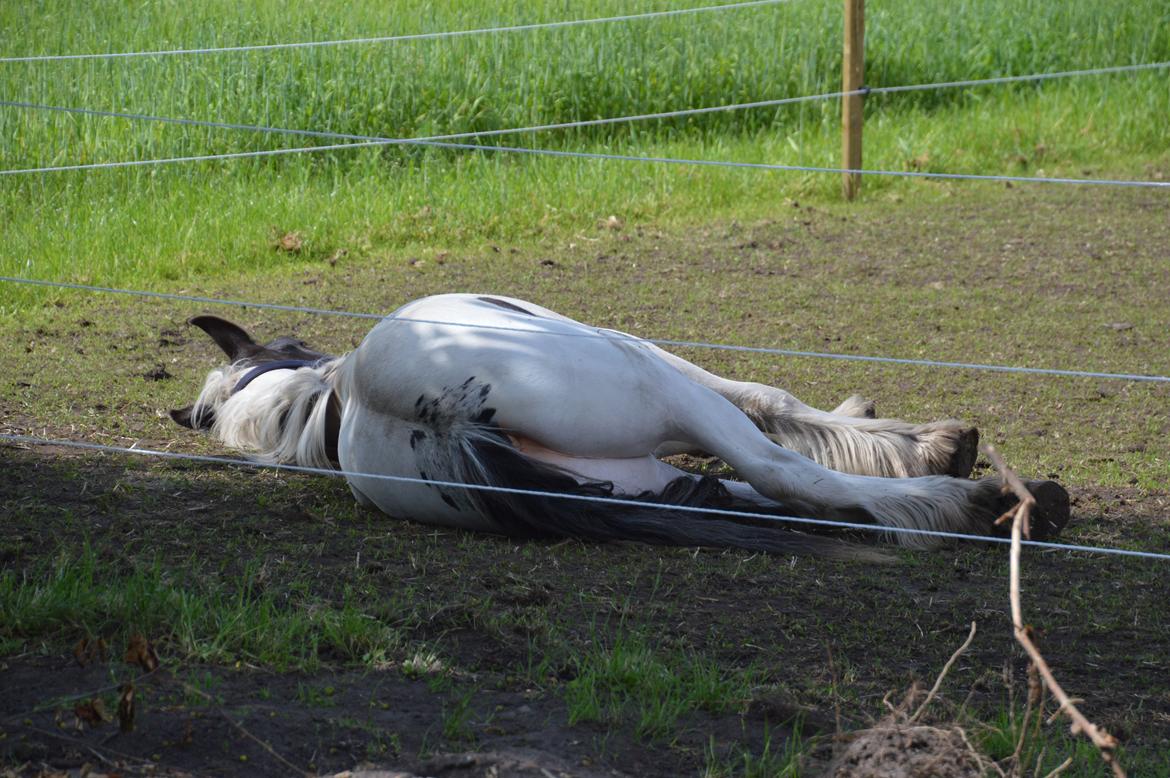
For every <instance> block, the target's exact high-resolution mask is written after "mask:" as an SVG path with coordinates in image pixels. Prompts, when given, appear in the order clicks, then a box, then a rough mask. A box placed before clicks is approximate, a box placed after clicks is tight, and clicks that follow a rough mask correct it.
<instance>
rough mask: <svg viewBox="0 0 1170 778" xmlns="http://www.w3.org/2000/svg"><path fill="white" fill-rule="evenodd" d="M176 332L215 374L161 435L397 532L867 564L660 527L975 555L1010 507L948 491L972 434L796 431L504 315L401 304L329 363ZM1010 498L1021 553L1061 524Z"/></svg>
mask: <svg viewBox="0 0 1170 778" xmlns="http://www.w3.org/2000/svg"><path fill="white" fill-rule="evenodd" d="M191 323H192V324H194V325H196V326H198V327H200V328H201V329H203V330H204V331H205V332H206V333H207V334H208V335H210V336H211V337H212V339H214V340H215V342H216V343H217V344H218V345H219V346H220V347H221V348H222V349H223V351H224V352H225V353H226V354H227V357H228V359H229V360H230V364H229V365H228V366H226V367H224V368H221V369H218V370H214V371H212V372H211V373H210V375H208V377H207V380H206V382H205V383H204V386H203V389H202V391H201V392H200V394H199V397H198V399H197V400H196V401H195V403H194V404H193V405H191V406H189V407H187V408H184V409H182V410H175V411H172V412H171V415H172V417H173V418H174V419H175V421H177V422H178V423H180V424H182V425H184V426H186V427H190V428H193V429H198V430H209V431H210V432H211V433H212V435H214V436H215V437H216V438H218V439H219V440H220V441H222V442H223V443H224V444H225V445H227V446H229V447H232V448H237V449H243V450H246V451H248V452H251V453H252V454H253V455H255V456H256V457H257V458H258V459H259V460H261V461H265V462H273V463H292V464H297V465H303V466H309V467H318V468H332V469H340V470H342V471H344V472H345V473H346V474H347V475H346V478H347V480H348V483H349V486H350V489H351V490H352V491H353V494H354V496H355V497H356V498H357V500H358V501H359V502H360V503H361V504H363V505H366V506H372V507H376V508H378V509H380V510H381V511H383V512H384V513H386V514H389V515H390V516H393V517H396V518H401V519H410V520H414V521H419V522H425V523H428V524H437V525H444V526H448V527H458V528H464V529H470V530H479V531H485V532H492V533H502V534H507V535H513V536H521V537H541V536H543V537H578V538H586V539H594V540H610V539H629V540H639V541H644V542H651V543H663V544H675V545H695V546H722V547H737V548H744V549H751V550H759V551H767V552H773V553H783V554H787V553H802V552H803V553H816V554H821V555H826V556H835V557H853V558H861V557H866V556H868V557H870V558H872V557H874V556H875V554H874V553H873V552H867V551H865V550H863V549H862V548H860V547H857V546H855V545H852V544H847V543H845V542H843V541H841V540H839V539H834V538H830V537H823V536H819V535H810V534H806V533H803V532H798V531H795V530H794V529H793V528H792V527H791V525H787V526H786V525H784V524H782V523H779V522H765V521H761V520H756V521H750V520H748V521H738V520H737V521H731V520H728V519H727V517H725V516H712V515H710V514H704V513H701V512H694V511H685V510H680V509H679V507H696V506H697V507H714V508H719V509H729V510H742V511H750V512H755V513H767V514H777V515H784V516H799V517H809V518H818V519H827V520H837V521H849V522H864V523H866V524H873V525H877V526H880V527H888V528H905V529H916V530H941V531H947V532H958V533H974V534H989V533H992V532H994V528H993V523H994V520H995V519H996V518H997V517H998V516H999V515H1000V514H1001V513H1002V512H1003V511H1004V510H1005V509H1006V508H1008V507H1010V505H1011V504H1012V503H1014V500H1015V498H1013V497H1010V496H1005V495H1004V494H1003V492H1002V491H1001V488H1000V483H999V481H998V479H995V478H985V479H982V480H970V479H969V478H968V476H969V474H970V472H971V469H972V467H973V465H974V462H975V457H976V445H977V440H978V434H977V433H976V431H975V430H974V429H971V428H968V427H965V426H964V425H962V424H960V423H959V422H957V421H953V420H952V421H942V422H937V423H932V424H909V423H906V422H902V421H897V420H891V419H876V418H872V417H873V415H874V414H873V410H872V404H870V403H867V402H865V401H863V400H861V399H860V398H857V397H852V398H850V399H848V400H846V401H845V402H844V403H842V404H841V406H840V407H838V408H837V409H835V410H834V411H832V412H825V411H820V410H816V409H814V408H812V407H810V406H808V405H805V404H804V403H802V402H800V401H799V400H797V399H796V398H795V397H793V396H792V395H791V394H789V393H788V392H786V391H783V390H781V389H776V388H773V387H770V386H765V385H762V384H757V383H744V382H739V381H732V380H728V379H725V378H721V377H719V376H717V375H714V374H712V373H709V372H707V371H706V370H703V369H702V368H699V367H697V366H695V365H693V364H691V363H690V362H687V361H686V360H683V359H681V358H679V357H677V356H675V355H673V354H670V353H669V352H667V351H664V350H663V349H661V348H658V347H657V346H655V345H653V344H651V343H648V342H646V341H645V340H642V339H639V338H636V337H633V336H631V335H627V334H625V333H622V332H617V331H614V330H609V329H602V328H596V327H589V326H587V325H584V324H581V323H579V322H576V321H573V320H572V319H569V318H566V317H564V316H561V315H559V314H557V313H554V312H553V311H550V310H548V309H547V308H542V307H541V306H539V305H535V304H533V303H530V302H525V301H523V300H517V299H512V298H507V297H499V296H478V295H471V294H445V295H439V296H434V297H427V298H424V299H421V300H416V301H415V302H412V303H409V304H407V305H405V306H403V307H402V308H399V309H398V310H397V311H395V312H394V313H393V314H391V315H390V316H388V317H386V318H384V319H382V320H381V321H380V322H379V323H378V324H377V325H376V326H375V327H374V328H373V330H371V331H370V333H369V334H368V335H367V336H366V337H365V339H364V340H363V341H362V343H361V344H360V345H359V346H358V348H357V349H356V350H354V351H352V352H350V353H349V354H347V355H345V356H341V357H332V356H326V355H324V354H320V353H318V352H316V351H313V350H311V349H310V348H309V347H308V346H307V345H306V344H305V343H303V342H302V341H298V340H296V339H293V338H287V337H286V338H280V339H277V340H274V341H272V342H271V343H268V344H266V345H260V344H258V343H256V342H255V341H254V340H253V339H252V337H251V336H250V335H249V334H248V333H247V332H246V331H245V330H244V329H242V328H240V327H239V326H237V325H235V324H232V323H231V322H228V321H225V320H223V319H220V318H217V317H214V316H199V317H196V318H194V319H192V320H191ZM686 451H701V452H706V453H708V454H711V455H713V456H716V457H719V458H720V459H722V460H723V461H724V462H726V463H727V464H728V465H729V466H730V467H731V468H732V469H733V470H734V471H735V473H736V475H737V476H738V478H739V479H742V480H731V479H717V478H714V477H710V476H698V475H694V474H690V473H687V472H684V471H682V470H679V469H677V468H675V467H673V466H671V465H670V464H668V463H667V462H664V461H662V459H661V457H663V456H666V455H668V454H673V453H681V452H686ZM376 476H392V477H398V478H403V479H408V480H393V479H387V478H379V477H376ZM436 482H440V483H436ZM451 484H466V485H467V486H468V487H476V486H489V487H507V488H509V489H517V490H526V491H537V492H545V493H547V492H557V493H562V494H563V493H567V494H573V495H578V496H582V497H605V498H625V499H630V500H635V501H638V502H641V503H648V504H647V505H644V506H641V505H634V506H631V505H618V504H614V503H607V502H604V501H588V500H568V499H558V498H555V497H550V496H547V495H534V494H525V493H513V492H506V491H494V490H486V489H476V488H460V487H459V486H452V485H451ZM1029 488H1030V489H1031V490H1032V492H1033V494H1034V495H1035V496H1036V498H1037V501H1038V505H1037V509H1036V510H1035V511H1034V516H1033V523H1034V526H1033V529H1032V532H1033V537H1047V536H1051V535H1054V534H1055V533H1056V532H1058V531H1059V530H1060V529H1061V528H1062V527H1063V526H1064V524H1065V523H1066V522H1067V520H1068V516H1069V502H1068V494H1067V493H1066V492H1065V490H1064V489H1063V488H1062V487H1060V486H1059V485H1058V484H1056V483H1054V482H1051V481H1045V482H1034V483H1032V484H1030V485H1029ZM651 503H653V504H651ZM886 534H887V535H890V536H891V538H890V539H891V540H894V541H895V542H897V543H900V544H901V545H903V546H908V547H916V548H925V547H930V546H934V545H938V539H937V538H934V537H930V536H924V535H919V534H914V533H904V532H888V533H886Z"/></svg>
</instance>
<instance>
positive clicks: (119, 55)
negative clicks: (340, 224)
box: [0, 0, 791, 65]
mask: <svg viewBox="0 0 1170 778" xmlns="http://www.w3.org/2000/svg"><path fill="white" fill-rule="evenodd" d="M788 2H791V0H746V1H745V2H739V3H726V4H723V5H707V6H700V7H696V8H673V9H668V10H664V11H647V12H645V13H636V14H624V15H621V16H604V17H597V18H592V19H567V20H561V21H555V22H533V23H531V24H512V25H506V26H502V27H481V28H478V29H474V30H451V31H446V32H419V33H410V34H406V35H380V36H374V37H366V38H344V39H338V40H324V41H300V42H295V43H260V44H252V45H242V46H210V47H204V48H186V49H162V50H156V51H118V52H105V53H101V52H99V53H92V54H32V55H26V56H16V57H0V65H2V64H6V63H18V62H62V61H70V60H74V61H75V60H88V59H131V58H137V57H169V56H176V55H186V54H227V53H234V52H248V51H274V50H279V49H308V48H322V47H326V46H349V45H357V44H373V43H399V42H405V41H420V40H436V39H443V38H462V37H467V36H471V35H489V34H499V33H510V32H527V31H530V30H551V29H559V28H564V27H582V26H586V25H591V24H608V23H612V22H634V21H641V20H644V19H661V18H664V17H668V16H685V15H692V14H701V13H708V12H711V11H734V10H738V9H741V8H756V7H760V6H766V5H779V4H781V3H788Z"/></svg>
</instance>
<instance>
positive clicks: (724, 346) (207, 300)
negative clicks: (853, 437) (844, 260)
mask: <svg viewBox="0 0 1170 778" xmlns="http://www.w3.org/2000/svg"><path fill="white" fill-rule="evenodd" d="M0 283H11V284H25V285H29V286H39V287H47V288H54V289H72V290H78V291H86V292H95V293H104V294H121V295H129V296H134V297H150V298H155V299H163V300H175V301H181V302H189V303H204V304H209V305H228V306H235V307H238V308H256V309H259V310H275V311H285V312H289V313H308V314H314V315H322V316H343V317H349V318H355V319H377V320H381V319H386V318H393V319H394V320H395V321H400V322H403V323H410V324H431V325H437V326H444V327H466V328H469V329H480V330H489V331H494V332H523V333H524V334H526V335H541V336H547V337H562V338H597V339H606V338H613V337H614V336H615V335H616V334H619V333H615V332H614V331H613V330H605V332H604V333H603V332H600V331H599V332H541V331H533V330H528V329H518V328H514V327H506V326H502V325H491V324H474V323H471V322H457V321H444V320H441V319H419V318H415V317H403V316H394V315H391V316H389V317H388V316H387V315H386V314H381V313H363V312H359V311H343V310H335V309H330V308H313V307H309V306H301V305H283V304H280V303H258V302H249V301H245V300H229V299H225V298H219V297H204V296H199V295H185V294H175V293H172V292H152V291H149V290H143V289H120V288H117V287H110V286H93V285H89V284H74V283H68V282H64V281H45V280H41V279H35V278H18V277H15V276H0ZM606 333H608V334H606ZM625 337H630V338H632V339H633V340H636V341H640V342H645V343H653V344H654V345H656V346H669V347H674V348H701V349H713V350H718V351H738V352H744V353H750V354H772V355H774V356H782V357H811V358H817V359H834V360H840V361H847V362H873V363H878V364H893V365H914V366H918V367H945V368H958V369H966V370H986V371H990V372H998V373H1020V374H1032V375H1049V376H1064V377H1068V378H1100V379H1109V380H1117V381H1137V382H1148V383H1170V376H1163V375H1149V374H1142V373H1110V372H1102V371H1090V370H1061V369H1057V368H1044V367H1023V366H1016V365H996V364H987V363H979V362H953V361H940V360H933V359H912V358H907V357H884V356H872V355H866V354H841V353H832V352H824V351H799V350H795V349H783V348H773V347H768V346H741V345H735V344H730V343H710V342H707V341H701V340H678V339H670V338H643V337H637V338H635V337H633V336H625Z"/></svg>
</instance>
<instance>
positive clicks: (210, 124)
mask: <svg viewBox="0 0 1170 778" xmlns="http://www.w3.org/2000/svg"><path fill="white" fill-rule="evenodd" d="M782 2H787V0H752V1H750V2H739V3H730V4H725V5H713V6H703V7H697V8H687V9H674V10H669V11H658V12H650V13H642V14H627V15H621V16H611V17H603V18H594V19H582V20H568V21H558V22H542V23H534V24H525V25H511V26H502V27H491V28H479V29H471V30H460V31H451V32H436V33H419V34H412V35H396V36H381V37H368V38H351V39H339V40H323V41H308V42H296V43H274V44H257V45H241V46H226V47H212V48H184V49H171V50H154V51H135V52H110V53H90V54H55V55H31V56H16V57H0V64H15V63H21V62H52V61H66V60H92V59H126V58H141V57H163V56H175V55H204V54H222V53H230V52H246V51H268V50H276V49H292V48H311V47H326V46H342V45H356V44H373V43H389V42H394V41H407V40H423V39H440V38H453V37H460V36H469V35H478V34H498V33H513V32H520V31H526V30H537V29H552V28H558V27H570V26H577V25H587V24H599V23H610V22H619V21H636V20H644V19H651V18H657V17H666V16H678V15H684V14H700V13H707V12H712V11H724V10H732V9H741V8H751V7H760V6H767V5H776V4H779V3H782ZM1167 68H1170V62H1153V63H1142V64H1135V65H1122V66H1116V67H1102V68H1090V69H1081V70H1070V71H1061V72H1053V73H1034V74H1026V75H1013V76H1001V77H995V78H986V79H967V80H959V81H947V82H935V83H929V84H910V85H901V86H888V87H873V88H869V87H866V88H863V89H859V90H853V91H839V92H828V93H822V94H815V95H805V96H796V97H785V98H778V99H774V100H761V101H754V102H748V103H738V104H729V105H721V106H710V107H698V108H685V109H679V110H673V111H663V112H655V113H644V114H637V115H631V116H618V117H606V118H597V119H588V120H581V121H572V122H558V123H550V124H540V125H533V126H527V127H515V128H506V129H495V130H483V131H475V132H464V133H451V134H445V135H433V136H426V137H421V138H393V137H380V136H368V135H354V134H348V133H337V132H329V131H321V130H307V129H295V128H282V127H271V126H263V125H251V124H240V123H228V122H214V121H206V120H200V119H190V118H182V117H165V116H153V115H149V114H139V113H129V112H119V111H105V110H99V109H91V108H77V107H67V106H53V105H42V104H36V103H28V102H19V101H11V100H5V101H0V107H8V108H15V109H24V110H38V111H48V112H59V113H66V114H72V115H85V116H92V117H101V118H110V119H125V120H131V121H141V122H158V123H165V124H173V125H181V126H189V127H202V128H210V129H221V130H230V131H249V132H258V133H264V134H273V135H284V136H295V137H302V138H318V139H332V140H342V141H346V142H344V143H333V144H327V145H318V146H309V147H299V148H279V149H262V150H255V151H243V152H231V153H224V154H206V155H187V156H176V157H168V158H161V159H147V160H124V161H112V162H99V163H85V164H74V165H55V166H46V167H36V168H24V169H10V170H0V175H18V174H33V173H48V172H58V171H69V170H97V169H108V168H119V167H132V166H144V165H161V164H170V163H185V162H200V161H212V160H228V159H243V158H249V157H269V156H278V155H286V154H302V153H313V152H324V151H342V150H351V149H356V148H368V147H376V146H387V145H414V146H430V147H439V148H449V149H458V150H469V151H478V152H484V151H491V152H504V153H511V154H527V155H548V156H555V157H565V158H578V159H597V160H608V161H634V162H649V163H657V164H676V165H697V166H718V167H727V168H740V169H756V170H776V171H797V172H812V173H838V174H840V173H857V174H861V175H875V176H897V177H907V178H927V179H958V180H984V181H1001V182H1018V183H1057V184H1076V185H1107V186H1124V187H1145V188H1157V189H1161V188H1167V187H1170V182H1164V181H1141V180H1122V179H1090V178H1059V177H1054V178H1050V177H1035V176H1010V175H978V174H962V173H935V172H927V171H892V170H867V169H849V168H837V167H824V166H803V165H780V164H768V163H750V162H735V161H726V160H707V159H677V158H667V157H651V156H636V155H623V154H608V153H595V152H585V151H574V150H559V149H540V148H527V147H520V146H501V145H489V144H482V143H469V142H456V141H472V140H479V139H482V138H489V137H498V136H503V135H511V134H521V133H538V132H549V131H555V130H564V129H576V128H586V127H596V126H603V125H615V124H619V123H632V122H640V121H654V120H658V121H661V120H666V119H674V118H682V117H688V116H698V115H704V114H710V113H715V112H726V111H739V110H750V109H758V108H765V107H778V106H783V105H790V104H797V103H804V102H811V101H823V100H830V99H842V98H845V97H850V96H855V95H858V94H862V95H870V96H872V95H882V94H897V93H906V92H913V91H924V90H932V89H969V88H975V87H982V86H990V85H1000V84H1009V83H1026V82H1042V81H1050V80H1054V79H1064V78H1074V77H1088V76H1100V75H1112V74H1121V73H1133V72H1143V71H1156V70H1164V69H1167ZM0 281H2V282H6V283H13V284H29V285H36V286H42V287H56V288H62V289H75V290H84V291H90V292H101V293H113V294H125V295H134V296H141V297H154V298H161V299H168V300H174V301H184V302H200V303H209V304H216V305H234V306H239V307H251V308H258V309H272V310H281V311H290V312H301V313H310V314H323V315H336V316H349V317H354V318H363V319H382V318H383V315H382V314H371V313H357V312H349V311H337V310H328V309H320V308H311V307H305V306H295V305H280V304H273V303H255V302H246V301H239V300H227V299H220V298H215V297H199V296H190V295H180V294H170V293H162V292H150V291H144V290H131V289H120V288H115V287H102V286H92V285H83V284H71V283H65V282H54V281H45V280H39V279H29V278H18V277H0ZM401 320H402V321H408V322H413V323H427V324H436V325H457V326H470V327H479V328H484V329H494V330H508V329H510V328H507V327H488V326H485V325H474V324H467V323H455V322H443V321H436V320H425V319H413V318H402V319H401ZM573 336H576V337H599V338H600V337H613V335H612V334H610V335H606V334H602V333H596V334H593V333H580V334H574V335H573ZM647 340H648V342H650V343H654V344H656V345H661V346H671V347H694V348H709V349H722V350H730V351H743V352H751V353H762V354H772V355H778V356H787V357H815V358H824V359H834V360H849V361H862V362H875V363H889V364H901V365H916V366H929V367H944V368H959V369H975V370H989V371H998V372H1010V373H1025V374H1040V375H1050V376H1067V377H1082V378H1097V379H1116V380H1127V381H1141V382H1156V383H1167V382H1170V376H1162V375H1142V374H1129V373H1110V372H1098V371H1081V370H1060V369H1048V368H1031V367H1018V366H1009V365H996V364H979V363H968V362H952V361H937V360H926V359H905V358H895V357H881V356H866V355H855V354H834V353H826V352H811V351H797V350H791V349H779V348H767V347H751V346H737V345H727V344H716V343H706V342H700V341H683V340H667V339H647ZM0 440H3V441H7V442H9V443H10V444H14V445H35V446H48V445H53V446H63V447H71V448H76V449H82V450H89V451H98V452H103V453H112V454H124V455H129V454H133V455H141V456H149V457H156V458H163V459H171V460H184V461H192V462H204V463H215V464H221V465H233V466H243V467H253V468H255V467H267V468H276V469H279V470H285V471H291V472H298V473H307V474H316V475H327V476H335V477H336V476H340V477H356V478H375V479H384V480H390V481H396V482H402V483H414V484H427V485H432V486H443V487H448V488H460V489H483V490H489V491H498V492H505V493H513V494H524V495H529V496H539V497H548V498H556V499H569V500H586V501H594V502H604V503H610V504H617V505H625V506H637V507H647V506H650V507H655V508H662V509H669V510H685V511H689V512H694V513H701V514H707V515H713V516H723V517H728V518H740V519H743V518H748V519H753V520H762V521H768V522H776V523H788V524H793V525H801V524H804V525H820V526H831V527H834V528H846V529H854V530H859V531H866V532H880V533H885V534H892V533H901V532H905V533H912V534H917V535H925V536H932V537H939V538H947V539H961V540H970V541H975V542H984V543H1004V544H1006V543H1010V540H1009V539H1006V538H996V537H987V536H978V535H967V534H962V533H951V532H939V531H925V530H914V529H906V528H895V527H875V526H873V525H868V524H858V523H851V522H837V521H829V520H818V519H811V518H803V517H777V516H774V515H771V514H763V513H751V512H740V511H728V510H721V509H713V508H696V507H686V506H663V505H658V504H651V503H646V502H642V501H639V500H628V499H622V498H612V497H610V498H604V497H586V496H581V495H569V494H561V493H550V492H544V491H539V490H526V489H514V488H509V487H491V486H479V485H470V484H465V483H455V482H445V481H437V480H428V479H420V478H409V477H400V476H389V475H382V474H374V473H352V472H342V471H336V470H325V469H319V468H309V467H303V466H297V465H270V464H263V463H258V462H254V461H250V460H246V459H232V458H224V457H210V456H200V455H194V454H186V453H177V452H168V451H158V450H151V449H140V448H124V447H116V446H108V445H103V444H98V443H89V442H81V441H73V440H54V439H49V438H37V437H33V436H27V435H14V434H0ZM1025 544H1026V545H1031V546H1034V547H1038V548H1045V549H1053V550H1062V551H1074V552H1085V553H1100V554H1110V555H1118V556H1128V557H1140V558H1147V559H1157V560H1160V561H1167V560H1170V554H1159V553H1153V552H1145V551H1135V550H1128V549H1120V548H1109V547H1096V546H1084V545H1072V544H1060V543H1050V542H1040V541H1025Z"/></svg>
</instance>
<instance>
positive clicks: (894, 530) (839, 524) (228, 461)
mask: <svg viewBox="0 0 1170 778" xmlns="http://www.w3.org/2000/svg"><path fill="white" fill-rule="evenodd" d="M0 441H8V442H10V443H13V444H18V445H19V444H23V445H29V446H61V447H66V448H76V449H82V450H87V451H100V452H103V453H109V454H134V455H139V456H146V457H155V458H159V459H170V460H179V461H188V462H200V463H204V464H215V465H230V466H234V467H247V468H252V469H260V470H276V471H287V472H292V473H300V474H305V475H324V476H329V477H331V478H372V479H376V480H380V481H391V482H395V483H407V484H418V485H423V486H435V487H444V488H450V489H467V490H471V491H485V492H497V493H502V494H518V495H526V496H529V497H544V498H551V499H557V500H574V501H577V502H592V503H603V504H607V505H620V506H626V507H637V508H652V509H657V510H669V511H682V512H686V513H696V514H702V515H707V516H717V517H724V518H731V519H735V518H739V519H753V520H758V521H767V522H772V523H775V524H795V525H806V526H818V527H830V528H834V529H852V530H860V531H863V532H876V533H878V534H895V535H898V534H904V535H917V536H920V537H934V538H940V539H947V540H968V541H974V542H977V543H994V544H999V545H1010V544H1011V542H1012V541H1011V539H1010V538H1000V537H994V536H990V535H970V534H966V533H962V532H944V531H941V530H921V529H912V528H908V527H884V526H878V525H873V524H861V523H858V522H848V521H832V520H830V519H813V518H807V517H803V516H776V515H774V514H770V513H756V512H752V511H732V510H726V509H723V508H701V507H695V506H687V505H664V504H662V503H652V502H644V501H642V500H630V499H624V498H621V497H597V496H589V495H580V494H567V493H564V492H549V491H542V490H539V489H517V488H514V487H508V486H489V485H484V484H466V483H462V482H459V481H443V480H437V479H429V478H412V477H410V476H397V475H385V474H382V473H361V472H351V471H345V470H327V469H325V468H320V467H306V466H304V465H286V464H274V463H267V462H256V461H253V460H250V459H238V458H231V457H213V456H206V455H202V454H186V453H182V452H177V451H160V450H158V449H149V448H128V447H123V446H108V445H105V444H102V443H88V442H84V441H77V440H65V439H52V438H38V437H33V436H30V435H13V434H8V433H3V434H0ZM1022 543H1023V544H1024V545H1026V546H1032V547H1033V548H1043V549H1049V550H1054V551H1073V552H1081V553H1093V554H1106V555H1110V556H1123V557H1138V558H1142V559H1156V560H1159V561H1170V554H1159V553H1156V552H1153V551H1138V550H1134V549H1126V548H1114V547H1110V546H1083V545H1075V544H1068V543H1053V542H1050V541H1042V540H1024V541H1022Z"/></svg>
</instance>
